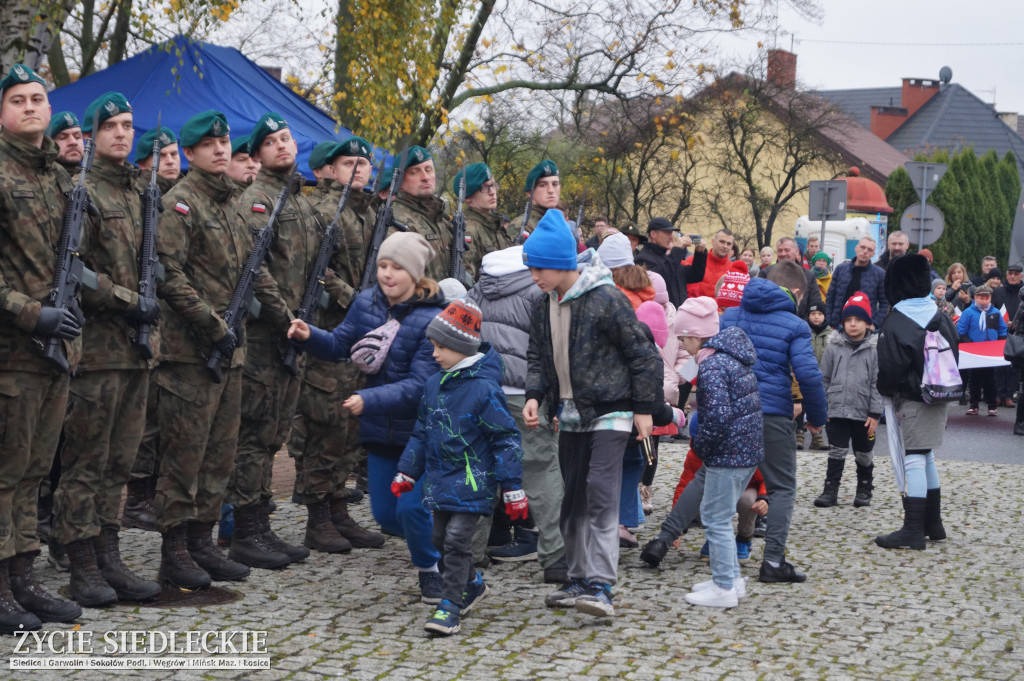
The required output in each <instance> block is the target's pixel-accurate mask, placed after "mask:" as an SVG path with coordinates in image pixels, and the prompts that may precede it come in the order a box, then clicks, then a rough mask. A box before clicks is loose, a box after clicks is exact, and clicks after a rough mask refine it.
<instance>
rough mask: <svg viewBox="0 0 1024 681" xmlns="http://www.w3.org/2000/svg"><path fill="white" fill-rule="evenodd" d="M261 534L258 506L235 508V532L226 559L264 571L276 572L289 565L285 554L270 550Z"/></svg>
mask: <svg viewBox="0 0 1024 681" xmlns="http://www.w3.org/2000/svg"><path fill="white" fill-rule="evenodd" d="M262 532H263V529H262V525H261V523H260V504H258V503H257V504H249V505H248V506H235V531H234V533H233V534H232V535H231V550H230V551H228V558H230V559H231V560H234V561H237V562H239V563H242V564H244V565H248V566H249V567H254V568H263V569H265V570H276V569H277V568H283V567H284V566H285V565H288V564H289V563H291V562H292V559H291V558H289V557H288V555H287V554H285V553H281V552H280V551H276V550H274V549H272V548H270V545H269V544H267V542H266V540H265V539H264V538H263V534H262Z"/></svg>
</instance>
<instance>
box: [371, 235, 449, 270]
mask: <svg viewBox="0 0 1024 681" xmlns="http://www.w3.org/2000/svg"><path fill="white" fill-rule="evenodd" d="M435 255H436V254H435V253H434V249H433V248H431V247H430V244H429V243H427V240H426V239H425V238H423V235H422V234H417V233H416V232H395V233H394V234H392V235H391V236H389V237H388V238H387V239H384V243H382V244H381V245H380V250H379V251H377V260H378V261H380V260H392V261H394V262H396V263H398V264H399V266H400V267H401V268H402V269H403V270H405V271H406V272H408V273H409V274H410V275H411V276H412V280H413V281H417V282H418V281H419V280H420V279H422V278H423V272H424V271H425V270H426V269H427V263H428V262H430V261H431V260H433V259H434V256H435Z"/></svg>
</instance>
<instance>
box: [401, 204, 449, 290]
mask: <svg viewBox="0 0 1024 681" xmlns="http://www.w3.org/2000/svg"><path fill="white" fill-rule="evenodd" d="M392 208H393V212H394V216H395V222H398V223H400V224H403V225H405V226H406V227H408V228H409V231H411V232H417V233H418V234H422V235H423V237H424V238H425V239H426V240H427V243H428V244H430V247H431V248H432V249H434V252H435V253H436V254H437V255H436V257H435V258H434V259H433V260H432V261H430V262H429V263H428V264H427V269H426V272H425V276H427V277H429V278H431V279H433V280H434V281H441V280H442V279H447V278H448V274H449V270H450V268H451V261H452V258H451V255H452V254H451V244H452V227H451V222H450V221H449V220H448V217H447V216H446V215H445V214H444V202H442V201H441V199H439V198H438V197H436V196H428V197H425V198H419V197H416V196H413V195H412V194H408V193H406V192H404V191H399V192H398V195H397V196H396V197H395V201H394V203H393V204H392Z"/></svg>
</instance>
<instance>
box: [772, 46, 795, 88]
mask: <svg viewBox="0 0 1024 681" xmlns="http://www.w3.org/2000/svg"><path fill="white" fill-rule="evenodd" d="M768 81H769V82H771V83H774V84H775V85H778V86H779V87H780V88H783V89H785V90H795V89H796V55H795V54H793V53H792V52H786V51H785V50H768Z"/></svg>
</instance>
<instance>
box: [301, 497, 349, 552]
mask: <svg viewBox="0 0 1024 681" xmlns="http://www.w3.org/2000/svg"><path fill="white" fill-rule="evenodd" d="M329 503H330V502H328V501H327V500H326V499H321V500H320V501H317V502H315V503H312V504H306V509H307V510H308V512H309V517H308V518H307V519H306V538H305V540H304V541H303V542H302V543H303V544H304V545H305V546H307V547H309V548H311V549H314V550H316V551H321V552H323V553H348V552H349V551H351V550H352V544H351V543H349V541H348V539H346V538H345V537H342V536H341V535H340V534H338V529H337V528H336V527H335V526H334V523H332V522H331V509H330V507H329Z"/></svg>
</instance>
